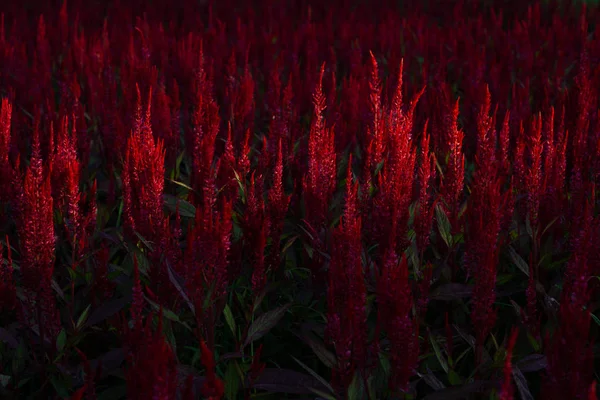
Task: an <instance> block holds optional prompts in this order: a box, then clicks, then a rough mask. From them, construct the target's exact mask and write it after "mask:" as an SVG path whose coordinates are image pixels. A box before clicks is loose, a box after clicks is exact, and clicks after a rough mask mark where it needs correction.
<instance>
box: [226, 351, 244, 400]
mask: <svg viewBox="0 0 600 400" xmlns="http://www.w3.org/2000/svg"><path fill="white" fill-rule="evenodd" d="M237 370H238V367H237V361H235V360H234V361H232V362H230V363H228V365H227V371H225V376H224V378H223V380H224V384H225V397H226V398H227V399H228V400H235V399H236V398H237V394H238V392H239V390H240V377H239V375H238V371H237Z"/></svg>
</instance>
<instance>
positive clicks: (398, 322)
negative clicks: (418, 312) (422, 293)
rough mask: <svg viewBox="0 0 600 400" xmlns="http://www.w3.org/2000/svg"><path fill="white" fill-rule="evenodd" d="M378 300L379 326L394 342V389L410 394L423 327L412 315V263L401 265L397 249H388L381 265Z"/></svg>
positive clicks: (391, 342) (391, 384) (392, 353)
mask: <svg viewBox="0 0 600 400" xmlns="http://www.w3.org/2000/svg"><path fill="white" fill-rule="evenodd" d="M377 296H378V303H379V315H378V324H379V325H380V326H381V327H382V328H383V329H384V330H385V331H386V333H387V336H388V339H389V341H390V351H389V353H390V356H391V358H390V363H391V366H392V374H391V376H390V381H389V383H390V387H391V388H392V389H393V390H406V389H407V388H408V381H409V379H410V377H411V376H412V375H413V370H414V368H415V367H416V366H417V362H418V357H419V333H418V330H419V327H418V324H417V323H416V321H415V320H414V318H413V316H412V315H411V310H412V306H413V298H412V293H411V290H410V286H409V282H408V263H407V261H406V257H404V256H403V257H402V259H401V260H400V261H398V257H397V255H396V254H395V252H394V250H393V248H389V249H388V251H387V253H386V255H385V258H384V260H383V263H382V265H381V273H380V275H379V277H378V280H377Z"/></svg>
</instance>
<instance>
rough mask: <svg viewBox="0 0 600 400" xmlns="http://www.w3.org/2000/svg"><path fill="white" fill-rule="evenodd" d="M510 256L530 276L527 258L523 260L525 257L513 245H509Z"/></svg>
mask: <svg viewBox="0 0 600 400" xmlns="http://www.w3.org/2000/svg"><path fill="white" fill-rule="evenodd" d="M508 256H509V257H510V259H511V261H512V262H513V264H515V265H516V266H517V268H519V269H520V270H521V271H522V272H523V273H524V274H525V275H527V276H529V266H528V265H527V263H526V262H525V260H523V257H521V256H520V255H519V253H517V251H516V250H515V249H514V248H513V247H512V246H508Z"/></svg>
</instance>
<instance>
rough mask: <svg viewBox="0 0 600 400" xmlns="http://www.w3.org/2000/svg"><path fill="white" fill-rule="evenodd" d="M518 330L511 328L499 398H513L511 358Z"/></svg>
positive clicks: (501, 399) (505, 399)
mask: <svg viewBox="0 0 600 400" xmlns="http://www.w3.org/2000/svg"><path fill="white" fill-rule="evenodd" d="M518 333H519V330H518V329H516V328H513V330H512V331H511V334H510V339H509V340H508V345H507V346H506V358H505V360H504V381H503V382H502V389H500V400H512V399H513V386H512V379H511V378H512V364H511V358H512V353H513V349H514V347H515V343H516V341H517V335H518Z"/></svg>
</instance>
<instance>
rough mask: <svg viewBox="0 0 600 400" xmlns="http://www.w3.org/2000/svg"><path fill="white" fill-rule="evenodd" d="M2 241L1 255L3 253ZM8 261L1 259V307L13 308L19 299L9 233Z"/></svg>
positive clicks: (7, 244) (7, 243) (7, 242)
mask: <svg viewBox="0 0 600 400" xmlns="http://www.w3.org/2000/svg"><path fill="white" fill-rule="evenodd" d="M3 250H4V249H3V246H2V244H1V243H0V257H1V256H2V254H3ZM6 253H7V255H6V262H4V260H1V259H0V309H4V310H12V309H13V308H14V307H15V304H16V301H17V292H16V287H15V281H14V277H13V263H12V251H11V249H10V242H9V240H8V235H6Z"/></svg>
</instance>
